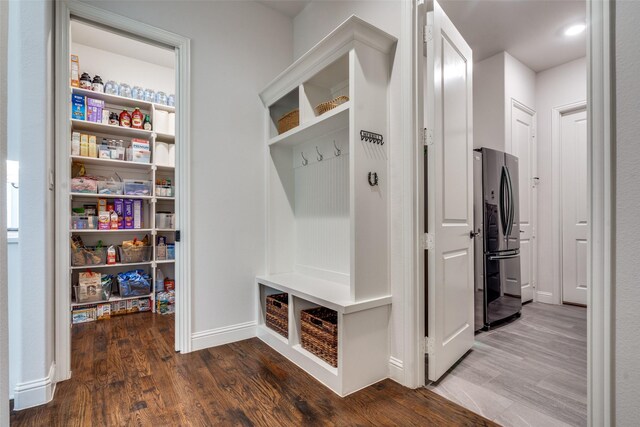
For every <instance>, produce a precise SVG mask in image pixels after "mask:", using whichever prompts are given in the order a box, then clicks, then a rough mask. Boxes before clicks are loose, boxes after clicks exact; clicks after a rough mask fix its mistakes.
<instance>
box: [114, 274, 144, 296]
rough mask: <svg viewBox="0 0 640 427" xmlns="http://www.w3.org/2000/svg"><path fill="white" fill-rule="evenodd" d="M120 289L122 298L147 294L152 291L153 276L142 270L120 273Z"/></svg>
mask: <svg viewBox="0 0 640 427" xmlns="http://www.w3.org/2000/svg"><path fill="white" fill-rule="evenodd" d="M118 290H119V292H120V296H121V297H122V298H128V297H136V296H146V295H149V294H150V293H151V277H149V275H148V274H146V273H144V272H143V271H142V270H136V271H129V272H126V273H120V274H118Z"/></svg>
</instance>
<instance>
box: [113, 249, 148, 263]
mask: <svg viewBox="0 0 640 427" xmlns="http://www.w3.org/2000/svg"><path fill="white" fill-rule="evenodd" d="M152 253H153V246H133V247H130V248H126V249H125V248H123V247H122V246H118V256H119V257H120V262H121V263H123V264H131V263H134V262H148V261H151V255H152Z"/></svg>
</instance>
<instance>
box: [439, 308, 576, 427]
mask: <svg viewBox="0 0 640 427" xmlns="http://www.w3.org/2000/svg"><path fill="white" fill-rule="evenodd" d="M586 317H587V310H586V308H582V307H574V306H568V305H549V304H542V303H529V304H526V305H525V306H524V307H523V309H522V316H521V317H520V318H519V319H517V320H515V321H512V322H510V323H508V324H504V325H503V326H501V327H498V328H495V329H492V330H491V331H490V332H481V333H479V334H477V335H476V343H475V345H474V347H473V349H472V350H471V351H470V352H469V353H468V354H467V355H466V356H465V357H464V359H463V360H462V361H461V362H459V363H458V364H457V365H456V366H454V367H453V368H452V369H451V370H450V371H449V373H448V374H446V375H445V377H444V378H442V379H440V381H439V382H438V383H434V384H431V385H429V386H428V387H427V388H428V389H429V390H432V391H435V392H436V393H438V394H440V395H441V396H444V397H446V398H447V399H450V400H451V401H453V402H456V403H458V404H460V405H462V406H464V407H465V408H468V409H470V410H472V411H474V412H476V413H478V414H481V415H483V416H485V417H487V418H489V419H491V420H494V421H495V422H497V423H499V424H502V425H504V426H545V427H555V426H566V425H570V426H586V425H587V421H586V417H587V321H586Z"/></svg>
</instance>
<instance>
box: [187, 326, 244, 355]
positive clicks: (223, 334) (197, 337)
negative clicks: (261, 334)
mask: <svg viewBox="0 0 640 427" xmlns="http://www.w3.org/2000/svg"><path fill="white" fill-rule="evenodd" d="M255 336H256V322H255V321H252V322H245V323H238V324H236V325H231V326H224V327H222V328H216V329H209V330H207V331H201V332H195V333H193V334H191V350H192V351H197V350H202V349H205V348H209V347H215V346H218V345H223V344H229V343H232V342H236V341H242V340H246V339H249V338H253V337H255Z"/></svg>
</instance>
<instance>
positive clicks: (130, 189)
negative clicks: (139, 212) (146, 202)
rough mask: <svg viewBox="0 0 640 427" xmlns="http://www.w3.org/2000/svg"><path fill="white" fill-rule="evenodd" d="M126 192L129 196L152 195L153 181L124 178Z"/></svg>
mask: <svg viewBox="0 0 640 427" xmlns="http://www.w3.org/2000/svg"><path fill="white" fill-rule="evenodd" d="M124 194H125V195H127V196H150V195H151V181H138V180H135V179H125V180H124Z"/></svg>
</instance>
